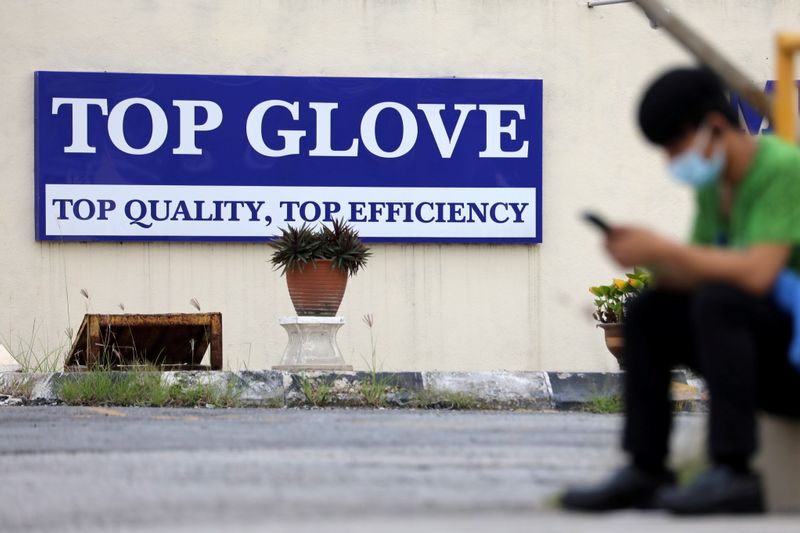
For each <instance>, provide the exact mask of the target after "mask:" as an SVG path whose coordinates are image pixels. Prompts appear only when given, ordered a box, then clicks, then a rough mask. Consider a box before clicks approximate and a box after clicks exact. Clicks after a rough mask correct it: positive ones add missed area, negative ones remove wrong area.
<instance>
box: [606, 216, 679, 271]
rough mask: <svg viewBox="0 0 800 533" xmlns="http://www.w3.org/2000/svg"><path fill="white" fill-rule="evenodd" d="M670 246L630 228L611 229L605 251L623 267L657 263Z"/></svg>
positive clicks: (653, 234) (668, 243)
mask: <svg viewBox="0 0 800 533" xmlns="http://www.w3.org/2000/svg"><path fill="white" fill-rule="evenodd" d="M672 246H673V243H672V242H671V241H669V240H667V239H666V238H664V237H662V236H660V235H658V234H656V233H654V232H652V231H649V230H646V229H642V228H637V227H632V226H615V227H613V228H612V229H611V232H610V233H609V235H608V239H607V240H606V250H607V251H608V253H609V254H610V255H611V257H613V258H614V259H615V260H616V261H617V263H619V264H620V265H621V266H623V267H631V266H634V265H646V264H655V263H659V262H661V261H662V260H663V259H664V258H665V257H666V256H667V255H669V253H670V252H669V250H670V248H671V247H672Z"/></svg>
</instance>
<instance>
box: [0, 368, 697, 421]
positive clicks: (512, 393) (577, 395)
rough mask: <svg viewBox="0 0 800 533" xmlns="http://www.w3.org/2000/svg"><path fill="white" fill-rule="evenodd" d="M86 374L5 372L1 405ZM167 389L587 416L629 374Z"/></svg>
mask: <svg viewBox="0 0 800 533" xmlns="http://www.w3.org/2000/svg"><path fill="white" fill-rule="evenodd" d="M86 375H87V374H86V373H80V372H70V373H64V372H54V373H48V374H25V373H21V372H0V405H19V404H33V405H37V404H38V405H41V404H48V403H59V402H60V401H61V400H60V398H59V395H58V389H59V385H60V383H63V382H64V381H65V380H76V379H82V376H86ZM161 380H162V383H164V384H165V385H177V386H179V387H181V388H183V389H189V388H191V387H194V386H197V385H200V384H202V385H205V386H213V387H219V388H222V389H225V388H231V387H233V388H235V390H236V391H237V393H238V400H239V403H240V404H241V405H244V406H261V407H297V406H304V405H313V404H318V405H326V406H360V405H368V402H366V401H365V392H366V391H368V390H369V389H370V388H371V389H372V390H375V388H377V389H379V390H381V391H383V393H384V396H383V401H382V404H383V405H385V406H388V407H429V408H437V407H438V408H461V409H469V408H482V409H534V410H548V409H556V410H585V409H591V408H592V406H593V405H594V404H595V402H597V401H598V399H603V398H610V397H616V396H619V395H620V394H621V390H622V374H621V373H619V372H615V373H599V372H584V373H574V372H381V373H377V374H374V375H373V374H371V373H369V372H335V373H330V372H307V373H302V374H301V373H289V372H276V371H270V370H263V371H253V370H247V371H240V372H229V371H218V372H202V371H190V372H164V373H162V375H161ZM672 395H673V402H674V403H675V407H676V409H678V410H682V411H703V410H705V409H706V405H707V402H706V400H707V393H706V389H705V385H704V383H703V382H702V380H700V379H698V378H695V377H693V376H692V375H691V374H689V373H687V372H685V371H675V372H674V373H673V376H672Z"/></svg>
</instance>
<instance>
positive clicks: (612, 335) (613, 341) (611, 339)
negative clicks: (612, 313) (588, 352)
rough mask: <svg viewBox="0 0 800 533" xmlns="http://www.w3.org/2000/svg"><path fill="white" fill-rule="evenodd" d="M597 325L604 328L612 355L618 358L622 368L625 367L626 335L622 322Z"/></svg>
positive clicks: (607, 345) (607, 346) (607, 344)
mask: <svg viewBox="0 0 800 533" xmlns="http://www.w3.org/2000/svg"><path fill="white" fill-rule="evenodd" d="M597 327H598V328H600V329H602V330H603V332H604V333H605V338H606V348H608V351H609V352H611V355H613V356H614V358H615V359H616V360H617V363H618V364H619V367H620V368H621V369H624V368H625V359H624V352H625V336H624V334H623V328H622V323H621V322H613V323H611V324H597Z"/></svg>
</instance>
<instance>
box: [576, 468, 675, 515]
mask: <svg viewBox="0 0 800 533" xmlns="http://www.w3.org/2000/svg"><path fill="white" fill-rule="evenodd" d="M674 483H675V477H674V476H673V475H672V473H671V472H668V471H664V472H663V473H660V474H654V473H651V472H646V471H644V470H641V469H639V468H636V467H635V466H626V467H624V468H622V469H620V470H618V471H617V472H615V473H614V474H613V475H612V476H611V477H610V478H609V479H608V480H607V481H605V482H604V483H601V484H600V485H596V486H594V487H587V488H581V489H570V490H568V491H567V492H565V493H564V494H563V495H562V496H561V506H562V507H563V508H564V509H568V510H571V511H587V512H601V511H615V510H619V509H631V508H633V509H649V508H651V507H652V501H653V497H654V496H655V494H656V493H657V492H658V491H659V489H662V488H665V487H668V486H671V485H673V484H674Z"/></svg>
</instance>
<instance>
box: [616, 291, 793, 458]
mask: <svg viewBox="0 0 800 533" xmlns="http://www.w3.org/2000/svg"><path fill="white" fill-rule="evenodd" d="M791 335H792V323H791V319H790V317H789V315H788V314H786V313H784V312H782V311H781V310H780V309H778V308H777V307H776V306H775V304H774V303H773V302H772V301H771V300H769V299H767V298H757V297H754V296H752V295H750V294H748V293H745V292H743V291H741V290H739V289H736V288H734V287H732V286H729V285H724V284H707V285H703V286H701V287H699V288H697V289H695V290H693V291H691V292H682V293H681V292H668V291H663V290H651V291H648V292H645V293H643V294H642V295H641V296H639V298H638V299H637V300H636V301H632V302H631V305H630V307H629V310H628V316H627V320H626V323H625V343H626V344H625V360H626V369H627V373H626V376H625V385H626V386H625V401H626V409H627V419H626V424H625V431H624V436H623V446H624V448H625V450H626V451H628V452H629V453H631V454H632V455H633V457H634V459H649V461H650V462H653V461H663V459H664V458H665V457H666V455H667V453H668V441H669V432H670V425H671V419H672V416H671V409H670V403H669V385H670V373H671V369H672V368H673V367H674V366H676V365H686V366H688V367H689V368H691V369H693V370H695V371H696V372H697V373H698V374H699V375H701V376H703V378H705V380H706V383H707V386H708V390H709V395H710V420H709V452H710V455H711V456H712V458H714V459H717V460H721V459H723V458H731V457H733V458H738V460H749V458H750V457H751V456H752V455H753V453H754V452H755V451H756V448H757V441H756V421H755V415H756V411H757V410H759V409H763V410H765V411H769V412H772V413H776V414H779V415H786V416H791V417H800V372H797V371H796V370H795V369H794V368H793V367H792V366H791V365H790V364H789V361H788V357H787V349H788V345H789V341H790V339H791Z"/></svg>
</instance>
